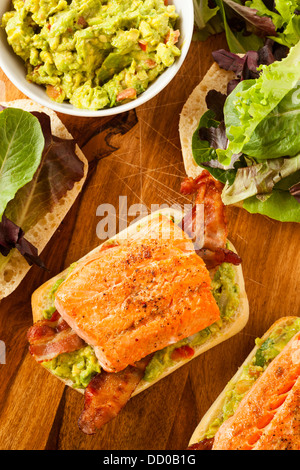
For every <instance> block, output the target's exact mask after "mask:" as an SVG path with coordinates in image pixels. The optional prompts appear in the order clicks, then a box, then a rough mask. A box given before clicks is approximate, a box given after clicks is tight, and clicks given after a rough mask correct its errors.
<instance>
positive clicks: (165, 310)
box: [55, 216, 220, 372]
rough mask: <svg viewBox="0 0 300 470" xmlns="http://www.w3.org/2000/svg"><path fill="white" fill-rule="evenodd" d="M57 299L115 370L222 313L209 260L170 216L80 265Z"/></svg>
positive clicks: (58, 305) (108, 366) (109, 368)
mask: <svg viewBox="0 0 300 470" xmlns="http://www.w3.org/2000/svg"><path fill="white" fill-rule="evenodd" d="M55 305H56V308H57V310H58V312H59V313H60V314H61V316H62V317H63V318H64V319H65V320H66V322H67V323H68V324H69V325H70V326H71V328H72V329H73V330H74V331H75V332H76V333H77V334H78V336H80V337H81V338H82V339H83V340H84V341H86V342H87V343H88V344H90V345H92V346H93V347H94V350H95V353H96V356H97V358H98V360H99V363H100V365H101V366H102V367H103V369H104V370H106V371H108V372H118V371H120V370H123V369H125V368H126V367H127V366H128V365H130V364H134V363H135V362H137V361H139V360H140V359H142V358H143V357H145V356H147V355H149V354H151V353H153V352H155V351H157V350H160V349H163V348H164V347H166V346H168V345H170V344H173V343H176V342H177V341H179V340H181V339H183V338H186V337H188V336H190V335H193V334H195V333H197V332H198V331H200V330H203V329H204V328H206V327H207V326H209V325H211V324H212V323H214V322H215V321H217V320H218V319H219V318H220V311H219V308H218V306H217V304H216V302H215V299H214V297H213V295H212V292H211V280H210V276H209V272H208V270H207V268H206V266H205V263H204V262H203V260H202V259H201V258H200V257H199V256H198V255H197V254H196V252H195V250H194V247H193V243H192V241H191V240H190V239H189V238H188V237H187V236H186V234H185V233H184V232H183V231H182V230H181V229H180V228H179V227H178V226H176V225H175V224H173V222H171V221H170V220H169V219H168V218H166V217H164V216H160V217H157V218H156V219H154V220H153V223H152V224H151V227H150V228H148V229H147V230H145V229H142V230H141V231H140V232H137V233H136V234H135V235H134V237H132V238H130V239H128V240H127V241H124V242H122V243H121V244H119V245H118V244H117V245H115V246H112V247H111V248H109V249H106V250H104V251H100V252H98V253H97V254H95V255H92V256H91V257H89V258H87V259H86V260H85V262H81V263H79V265H78V266H77V267H76V268H75V269H74V271H73V272H72V273H71V274H70V275H69V276H68V277H67V279H66V280H65V281H64V282H63V283H62V284H61V286H60V287H59V289H58V291H57V293H56V300H55Z"/></svg>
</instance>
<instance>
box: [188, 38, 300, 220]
mask: <svg viewBox="0 0 300 470" xmlns="http://www.w3.org/2000/svg"><path fill="white" fill-rule="evenodd" d="M282 51H283V49H282V48H281V52H280V54H282V55H283V58H281V57H280V59H279V60H276V49H274V42H273V41H271V40H269V42H268V43H266V44H265V46H263V48H261V49H259V51H249V52H247V54H245V55H244V56H242V57H241V56H240V55H236V54H233V53H230V52H226V51H224V50H221V51H216V52H215V53H214V54H213V56H214V58H215V60H216V61H217V62H218V64H219V66H220V67H222V68H224V69H226V70H231V71H233V72H235V75H236V78H235V79H234V80H231V81H230V82H229V84H228V90H227V94H226V95H224V94H221V93H219V92H217V91H215V90H211V91H210V92H209V93H208V94H207V96H206V103H207V107H208V111H207V112H206V113H205V114H204V115H203V116H202V118H201V120H200V122H199V126H198V128H197V129H196V131H195V133H194V136H193V140H192V151H193V157H194V160H195V161H196V163H197V164H198V165H199V166H201V167H203V168H205V169H207V170H208V171H209V172H210V173H211V174H212V175H213V176H214V177H215V178H216V179H218V180H219V181H221V182H222V183H224V189H223V193H222V199H223V202H224V204H226V205H229V204H235V205H240V206H242V207H244V208H245V209H246V210H248V211H249V212H251V213H260V214H264V215H267V216H269V217H270V218H273V219H276V220H280V221H283V222H300V81H299V77H300V42H298V43H297V44H296V45H295V46H293V47H292V48H291V49H288V48H286V49H285V52H284V53H283V52H282ZM277 53H278V49H277ZM274 54H275V55H274ZM284 55H285V56H284ZM277 57H278V56H277Z"/></svg>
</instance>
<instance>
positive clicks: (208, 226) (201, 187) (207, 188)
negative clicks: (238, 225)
mask: <svg viewBox="0 0 300 470" xmlns="http://www.w3.org/2000/svg"><path fill="white" fill-rule="evenodd" d="M222 189H223V184H222V183H220V182H219V181H217V180H215V179H214V178H213V177H212V176H211V174H210V173H209V172H208V171H207V170H203V171H202V173H201V174H200V175H199V176H198V177H197V178H195V179H193V178H186V179H185V180H184V181H183V182H182V184H181V193H182V194H194V193H197V195H196V200H195V205H194V207H193V208H192V210H191V211H190V212H189V213H188V214H187V215H186V216H185V217H184V218H183V220H182V221H181V226H182V229H183V230H184V231H185V232H186V233H187V234H188V235H189V236H190V237H191V238H192V239H193V240H194V243H195V249H196V251H197V253H198V254H199V255H200V256H201V257H202V258H203V260H204V261H205V263H206V266H207V268H208V269H213V268H214V267H216V266H219V265H220V264H222V263H224V262H228V263H232V264H235V265H238V264H240V263H241V259H240V258H239V256H237V254H236V253H234V252H232V251H230V250H228V249H226V243H227V235H228V229H227V218H226V212H225V206H224V204H223V202H222V198H221V193H222ZM201 205H202V206H203V212H201V211H199V210H197V208H198V207H199V206H201ZM201 217H202V220H201ZM203 219H204V220H203Z"/></svg>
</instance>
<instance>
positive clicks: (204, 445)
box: [187, 438, 214, 450]
mask: <svg viewBox="0 0 300 470" xmlns="http://www.w3.org/2000/svg"><path fill="white" fill-rule="evenodd" d="M213 444H214V438H211V439H203V441H200V442H198V443H197V444H192V445H191V446H189V447H188V449H187V450H212V447H213Z"/></svg>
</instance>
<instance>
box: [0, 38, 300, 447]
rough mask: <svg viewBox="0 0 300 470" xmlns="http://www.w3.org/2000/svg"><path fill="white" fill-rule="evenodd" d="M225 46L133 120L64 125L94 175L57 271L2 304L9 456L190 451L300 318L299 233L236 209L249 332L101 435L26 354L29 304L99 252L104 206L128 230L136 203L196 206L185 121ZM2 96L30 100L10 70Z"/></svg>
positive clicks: (69, 225)
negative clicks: (240, 373)
mask: <svg viewBox="0 0 300 470" xmlns="http://www.w3.org/2000/svg"><path fill="white" fill-rule="evenodd" d="M220 47H226V44H225V41H224V38H223V37H222V36H219V37H215V38H212V39H210V40H208V41H206V42H205V43H193V44H192V47H191V49H190V52H189V55H188V57H187V59H186V61H185V63H184V65H183V67H182V69H181V70H180V72H179V74H178V75H177V77H176V78H175V79H174V80H173V81H172V82H171V84H170V85H169V86H168V87H167V88H166V89H165V90H163V92H162V93H160V94H159V95H158V96H157V97H155V98H154V99H152V100H151V101H150V102H148V103H146V104H145V105H143V106H141V107H140V108H138V109H136V110H134V111H131V112H129V113H126V114H123V115H120V116H118V117H114V118H113V119H95V118H88V119H87V118H86V119H80V118H74V117H70V116H65V115H61V116H60V117H61V119H62V121H63V122H64V123H65V125H66V126H67V127H68V129H69V130H70V132H71V133H72V134H73V136H74V138H75V139H76V140H77V142H78V144H79V145H80V146H81V148H82V150H83V152H84V153H85V155H86V157H87V159H88V161H89V174H88V178H87V181H86V184H85V186H84V188H83V191H82V192H81V194H80V195H79V197H78V199H77V200H76V203H75V204H74V206H73V207H72V208H71V210H70V212H69V213H68V215H67V217H66V218H65V219H64V221H63V222H62V223H61V225H60V227H59V229H58V230H57V232H56V233H55V235H54V236H53V237H52V239H51V241H50V242H49V243H48V245H47V246H46V248H45V250H44V251H43V253H42V256H43V260H44V261H45V262H46V264H47V267H48V268H49V270H50V272H49V273H46V272H41V271H40V270H39V269H38V268H37V267H33V268H32V269H31V270H30V272H29V274H28V275H27V276H26V278H25V279H24V280H23V282H22V283H21V285H20V286H19V288H18V289H17V290H16V291H15V292H14V293H13V294H11V295H10V296H9V297H8V298H6V299H4V300H3V301H2V302H1V303H0V339H1V340H2V341H4V343H5V345H6V363H5V364H2V365H0V449H1V450H8V449H14V450H23V449H26V450H29V449H30V450H37V449H38V450H40V449H41V450H42V449H50V450H54V449H60V450H76V449H97V450H99V449H103V450H116V449H119V450H133V449H134V450H140V449H145V450H155V449H156V450H165V449H166V450H183V449H186V447H187V445H188V442H189V439H190V437H191V435H192V433H193V431H194V428H195V427H196V425H197V424H198V422H199V420H200V419H201V417H202V416H203V415H204V413H205V412H206V411H207V409H208V408H209V406H210V405H211V404H212V402H213V401H214V400H215V399H216V397H217V396H218V394H219V393H220V392H221V391H222V389H223V388H224V386H225V385H226V383H227V381H228V380H229V379H230V378H231V377H232V375H233V374H234V373H235V372H236V370H237V368H238V367H239V366H240V365H241V363H242V362H243V360H244V358H245V357H246V356H247V355H248V353H249V352H250V351H251V349H252V348H253V346H254V340H255V338H257V337H259V336H261V335H262V334H263V333H264V332H265V331H266V329H267V328H268V327H269V326H270V325H271V324H272V323H273V322H274V321H275V320H277V319H278V318H280V317H281V316H285V315H299V314H300V300H299V295H298V286H299V277H300V259H299V237H300V226H299V225H296V224H290V223H288V224H282V223H279V222H275V221H273V220H270V219H268V218H266V217H262V216H259V215H250V214H248V213H246V212H245V211H244V210H242V209H238V208H229V209H228V213H227V215H228V220H229V234H230V236H229V238H230V239H231V241H232V242H233V243H234V245H235V246H236V248H237V250H238V252H239V254H240V255H241V257H242V259H243V270H244V276H245V283H246V289H247V293H248V298H249V304H250V318H249V322H248V324H247V326H246V327H245V328H244V329H243V330H242V331H241V332H240V333H239V334H237V335H236V336H234V337H233V338H231V339H229V340H227V341H226V342H224V343H221V344H220V345H218V346H216V347H215V348H213V349H211V350H209V351H208V352H206V353H204V354H203V355H201V356H199V357H198V358H196V359H194V360H193V361H191V362H190V363H189V364H188V365H186V366H184V367H181V368H180V369H179V370H177V371H176V372H175V373H173V374H171V375H169V376H168V377H166V378H165V379H163V380H161V381H160V382H158V383H157V384H155V385H153V386H152V387H150V388H149V389H147V390H146V391H145V392H143V393H141V394H139V395H138V396H136V397H135V398H133V399H131V400H130V401H129V403H128V404H127V406H126V407H125V408H124V409H123V411H122V412H121V413H120V415H119V416H118V417H117V418H116V419H114V420H113V421H111V422H110V423H108V424H107V425H105V426H104V427H103V428H102V429H101V430H100V431H99V432H97V434H95V435H93V436H86V435H85V434H83V433H82V432H81V431H80V430H79V429H78V426H77V420H78V417H79V415H80V413H81V411H82V408H83V396H82V395H81V394H79V393H78V392H76V391H75V390H73V389H71V388H68V387H65V386H64V384H63V383H62V382H61V381H59V380H58V379H56V378H55V377H53V376H52V375H51V374H49V373H48V372H47V371H46V370H44V369H43V368H42V367H41V366H39V365H38V364H37V363H36V362H35V361H34V359H33V358H32V357H31V356H30V355H29V353H28V344H27V340H26V332H27V330H28V328H29V327H30V326H31V324H32V316H31V307H30V298H31V294H32V292H33V291H34V290H35V289H36V288H37V287H39V286H40V285H41V284H42V283H43V282H44V281H46V280H47V279H49V278H51V277H52V276H54V275H56V274H57V273H59V272H60V271H61V270H63V269H64V268H65V267H66V266H68V265H69V264H70V263H72V262H73V261H76V260H77V259H78V258H80V257H81V256H83V255H85V254H86V253H87V252H89V251H90V250H91V249H93V248H95V247H96V246H97V245H98V244H99V243H101V240H100V239H99V232H101V230H99V227H101V220H103V218H102V219H101V216H102V215H103V214H102V212H101V209H100V212H99V206H101V205H102V204H111V205H112V206H114V207H115V208H116V215H117V220H118V224H117V230H118V229H119V227H120V228H122V227H123V226H124V224H126V223H129V222H130V221H131V219H130V217H128V218H127V221H126V217H125V215H126V213H127V208H130V207H132V205H137V206H134V209H135V210H138V209H139V208H140V209H141V211H145V210H146V211H150V210H151V206H152V204H158V205H161V204H164V203H166V204H168V205H172V204H179V205H181V206H182V205H183V204H185V203H189V202H190V200H189V199H186V198H185V197H183V196H182V195H180V192H179V190H180V183H181V181H182V180H183V178H184V177H185V173H184V166H183V163H182V155H181V149H180V140H179V134H178V123H179V113H180V111H181V109H182V106H183V104H184V102H185V101H186V99H187V98H188V96H189V94H190V93H191V92H192V90H193V89H194V87H195V86H196V85H197V84H198V83H199V81H200V80H201V78H202V77H203V76H204V74H205V72H206V71H207V70H208V68H209V66H210V65H211V64H212V56H211V52H212V51H213V50H215V49H218V48H220ZM0 93H1V96H0V98H1V99H4V98H6V99H7V100H13V99H17V98H21V97H24V96H23V95H21V93H20V92H19V91H18V90H17V89H16V88H15V87H14V86H13V85H12V84H11V83H10V82H9V81H8V79H7V78H6V77H5V75H4V74H3V73H2V72H1V71H0ZM101 207H103V206H101ZM134 217H136V215H133V218H134ZM99 223H100V225H99ZM100 235H101V233H100Z"/></svg>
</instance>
